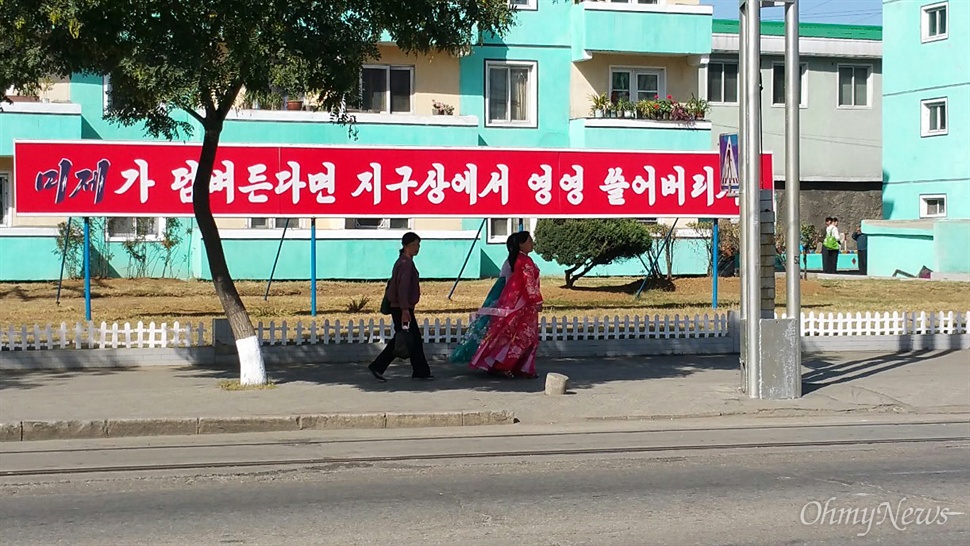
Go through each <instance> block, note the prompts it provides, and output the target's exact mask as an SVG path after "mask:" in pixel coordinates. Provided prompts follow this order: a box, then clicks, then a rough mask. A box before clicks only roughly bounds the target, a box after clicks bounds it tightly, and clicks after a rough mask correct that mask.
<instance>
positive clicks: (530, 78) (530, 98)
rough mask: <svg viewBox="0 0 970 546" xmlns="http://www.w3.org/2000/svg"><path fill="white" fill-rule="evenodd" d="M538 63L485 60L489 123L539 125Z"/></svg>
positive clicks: (486, 106) (486, 115)
mask: <svg viewBox="0 0 970 546" xmlns="http://www.w3.org/2000/svg"><path fill="white" fill-rule="evenodd" d="M535 71H536V63H534V62H491V61H486V63H485V80H486V81H485V119H486V120H488V123H487V124H488V125H524V126H530V127H535V126H536V102H537V93H536V76H535Z"/></svg>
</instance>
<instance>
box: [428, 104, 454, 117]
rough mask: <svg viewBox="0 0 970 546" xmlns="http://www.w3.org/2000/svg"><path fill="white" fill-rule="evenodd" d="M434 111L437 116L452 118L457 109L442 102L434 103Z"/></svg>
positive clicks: (432, 105) (432, 106)
mask: <svg viewBox="0 0 970 546" xmlns="http://www.w3.org/2000/svg"><path fill="white" fill-rule="evenodd" d="M431 108H432V111H433V112H434V115H436V116H451V115H454V113H455V107H454V106H452V105H450V104H445V103H443V102H441V101H434V102H433V103H432V104H431Z"/></svg>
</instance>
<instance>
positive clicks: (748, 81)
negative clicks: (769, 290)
mask: <svg viewBox="0 0 970 546" xmlns="http://www.w3.org/2000/svg"><path fill="white" fill-rule="evenodd" d="M740 10H741V12H740V16H741V17H742V20H743V25H744V43H742V44H740V46H741V47H740V48H739V49H741V50H743V52H744V72H743V76H742V82H743V87H744V100H743V101H742V103H741V115H742V118H743V121H742V124H741V134H740V135H739V141H740V142H739V144H740V146H741V150H742V152H743V153H744V160H743V161H742V162H741V163H742V164H743V165H744V177H743V179H742V183H741V187H742V189H741V199H742V202H743V207H742V208H743V212H742V215H741V222H742V235H741V259H742V263H741V274H742V279H741V282H742V284H743V290H744V297H745V298H746V299H747V309H746V310H745V312H744V321H743V323H744V338H745V342H744V344H743V345H744V347H745V356H744V364H745V370H746V372H747V389H746V391H747V393H748V396H750V397H752V398H758V397H760V395H759V393H760V392H761V385H760V381H761V332H760V330H761V246H760V243H761V221H760V206H759V205H760V200H761V184H760V181H761V0H754V1H753V2H752V1H744V0H742V2H741V4H740Z"/></svg>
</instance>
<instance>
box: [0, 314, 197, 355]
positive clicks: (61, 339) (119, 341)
mask: <svg viewBox="0 0 970 546" xmlns="http://www.w3.org/2000/svg"><path fill="white" fill-rule="evenodd" d="M205 335H206V327H205V323H203V322H199V323H198V324H195V325H193V324H191V323H188V324H183V323H180V322H178V321H175V322H174V323H172V325H171V326H170V325H169V324H168V323H165V322H163V323H161V324H158V325H156V324H155V323H154V322H149V323H148V325H147V326H146V325H145V324H144V323H143V322H141V321H139V322H138V323H136V324H135V325H134V326H132V325H131V324H130V323H128V322H126V323H125V324H124V325H119V324H118V323H117V322H115V323H113V324H111V325H110V326H109V325H108V323H106V322H102V323H101V324H100V326H97V325H95V323H94V322H78V323H76V324H75V325H74V327H73V328H68V326H67V323H66V322H62V323H61V325H60V326H59V327H54V326H52V325H50V324H48V325H47V326H45V327H43V328H41V327H40V326H39V325H37V324H35V325H34V326H33V327H28V326H20V327H19V328H18V327H14V326H10V327H7V328H2V329H0V351H36V350H44V349H157V348H158V349H160V348H175V347H199V346H202V345H206V338H205Z"/></svg>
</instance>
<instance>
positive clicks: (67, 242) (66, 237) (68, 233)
mask: <svg viewBox="0 0 970 546" xmlns="http://www.w3.org/2000/svg"><path fill="white" fill-rule="evenodd" d="M71 220H72V218H71V217H70V216H68V217H67V227H66V228H65V231H64V250H63V251H62V252H63V253H62V254H61V275H60V276H59V277H58V278H57V297H55V298H54V303H55V304H56V305H60V304H61V286H62V285H63V284H64V262H66V261H67V252H68V251H69V250H71V248H70V244H71Z"/></svg>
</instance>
